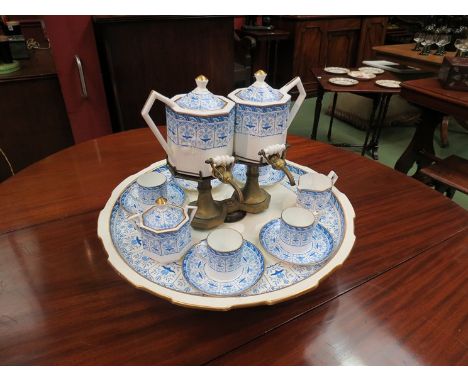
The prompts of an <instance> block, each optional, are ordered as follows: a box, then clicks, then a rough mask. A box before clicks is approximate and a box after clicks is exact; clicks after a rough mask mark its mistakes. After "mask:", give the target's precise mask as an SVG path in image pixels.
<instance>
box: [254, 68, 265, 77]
mask: <svg viewBox="0 0 468 382" xmlns="http://www.w3.org/2000/svg"><path fill="white" fill-rule="evenodd" d="M255 75H256V76H266V75H267V74H266V72H265V71H264V70H262V69H260V70H257V71H256V72H255Z"/></svg>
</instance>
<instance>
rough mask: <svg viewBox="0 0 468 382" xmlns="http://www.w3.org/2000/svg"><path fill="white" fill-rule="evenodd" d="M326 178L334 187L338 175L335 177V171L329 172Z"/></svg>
mask: <svg viewBox="0 0 468 382" xmlns="http://www.w3.org/2000/svg"><path fill="white" fill-rule="evenodd" d="M327 176H328V177H329V178H330V179H331V181H332V185H335V183H336V181H337V180H338V175H336V173H335V171H333V170H332V171H330V172H329V173H328V175H327Z"/></svg>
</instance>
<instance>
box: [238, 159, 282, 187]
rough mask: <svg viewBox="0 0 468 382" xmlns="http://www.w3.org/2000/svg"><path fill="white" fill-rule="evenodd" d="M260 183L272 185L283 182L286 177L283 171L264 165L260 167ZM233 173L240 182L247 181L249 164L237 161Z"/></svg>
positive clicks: (261, 184)
mask: <svg viewBox="0 0 468 382" xmlns="http://www.w3.org/2000/svg"><path fill="white" fill-rule="evenodd" d="M259 172H260V173H259V176H258V184H259V185H260V186H271V185H273V184H276V183H278V182H281V180H283V178H284V177H285V175H286V174H285V173H284V172H283V171H279V170H275V169H274V168H272V167H271V166H262V167H260V168H259ZM232 175H233V176H234V178H235V179H236V180H238V181H239V182H240V183H245V182H246V181H247V165H245V164H241V163H236V164H235V165H234V167H233V169H232Z"/></svg>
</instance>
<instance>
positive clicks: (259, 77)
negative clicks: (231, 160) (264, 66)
mask: <svg viewBox="0 0 468 382" xmlns="http://www.w3.org/2000/svg"><path fill="white" fill-rule="evenodd" d="M265 78H266V73H265V72H264V71H263V70H259V71H257V72H256V73H255V79H256V81H255V82H254V83H253V84H252V85H251V86H249V87H247V88H241V89H236V90H234V91H233V92H231V93H229V95H228V97H229V98H230V99H231V100H232V101H234V102H235V103H236V118H235V130H234V131H235V134H234V135H235V136H234V154H235V156H236V157H237V158H239V159H241V160H242V161H246V162H252V163H262V162H263V163H264V159H263V158H262V157H260V155H259V152H260V150H262V149H265V148H266V147H267V146H271V145H276V144H285V143H286V134H287V130H288V128H289V125H290V124H291V122H292V120H293V119H294V117H295V116H296V114H297V112H298V110H299V108H300V107H301V104H302V102H303V101H304V99H305V96H306V92H305V90H304V86H303V85H302V82H301V79H300V78H299V77H296V78H294V79H293V80H291V81H290V82H289V83H287V84H286V85H284V86H283V87H282V88H281V89H274V88H272V87H271V86H270V85H268V84H267V83H266V82H265ZM295 86H296V87H297V88H298V90H299V97H298V98H297V100H296V102H295V103H294V105H293V107H292V108H291V111H290V110H289V106H290V101H291V96H290V95H289V94H288V92H289V91H290V90H291V89H292V88H293V87H295Z"/></svg>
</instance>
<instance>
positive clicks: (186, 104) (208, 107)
mask: <svg viewBox="0 0 468 382" xmlns="http://www.w3.org/2000/svg"><path fill="white" fill-rule="evenodd" d="M195 82H196V84H197V87H196V88H195V89H193V90H192V91H191V92H190V93H187V94H185V95H183V96H182V97H180V98H179V99H177V100H176V101H175V102H176V104H177V105H179V106H180V107H181V108H182V109H187V110H197V111H215V110H221V109H223V108H224V107H225V106H226V104H227V102H226V101H225V100H223V99H222V98H221V97H218V96H216V95H214V94H213V93H211V92H210V91H209V90H208V89H207V88H206V85H207V84H208V78H206V77H205V76H204V75H199V76H198V77H197V78H195Z"/></svg>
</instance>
